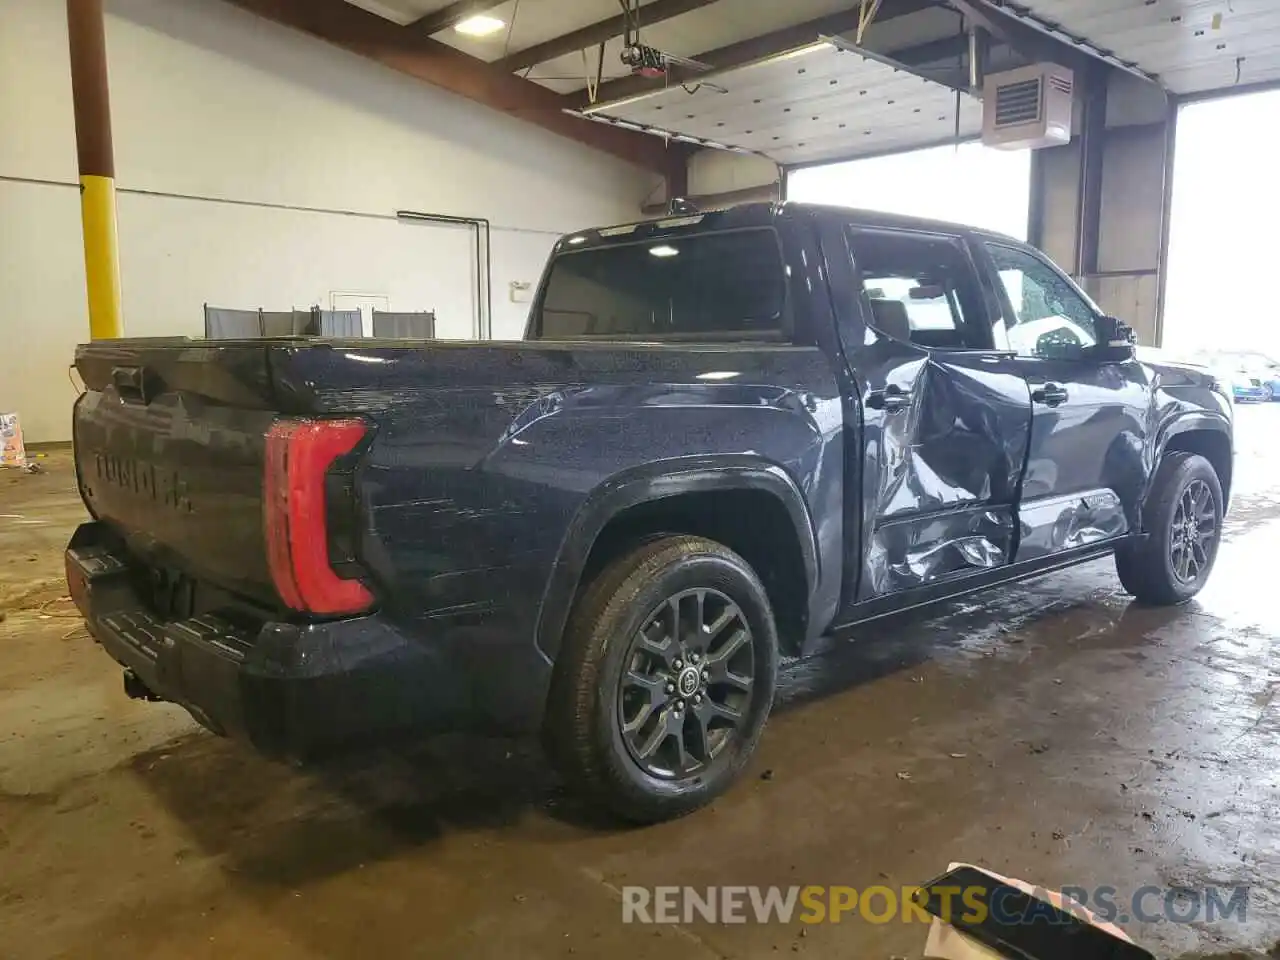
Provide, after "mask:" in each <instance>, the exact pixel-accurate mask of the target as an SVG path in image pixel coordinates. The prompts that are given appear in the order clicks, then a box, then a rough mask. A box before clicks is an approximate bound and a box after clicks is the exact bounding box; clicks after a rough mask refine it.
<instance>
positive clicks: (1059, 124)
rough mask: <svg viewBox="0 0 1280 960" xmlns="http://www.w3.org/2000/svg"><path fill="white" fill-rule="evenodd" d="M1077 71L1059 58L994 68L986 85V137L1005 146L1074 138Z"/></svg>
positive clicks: (1021, 147) (984, 139)
mask: <svg viewBox="0 0 1280 960" xmlns="http://www.w3.org/2000/svg"><path fill="white" fill-rule="evenodd" d="M1074 88H1075V77H1074V75H1073V74H1072V72H1071V71H1070V70H1068V69H1067V68H1066V67H1060V66H1058V65H1057V64H1056V63H1037V64H1033V65H1031V66H1029V67H1020V68H1018V69H1017V70H1006V71H1004V72H1003V73H993V74H990V75H989V76H988V77H987V78H986V80H985V82H984V83H983V85H982V142H983V143H984V144H986V145H987V146H989V147H999V148H1000V149H1002V150H1025V149H1028V148H1030V149H1037V148H1040V147H1056V146H1060V145H1062V144H1064V143H1070V142H1071V111H1072V106H1073V102H1074Z"/></svg>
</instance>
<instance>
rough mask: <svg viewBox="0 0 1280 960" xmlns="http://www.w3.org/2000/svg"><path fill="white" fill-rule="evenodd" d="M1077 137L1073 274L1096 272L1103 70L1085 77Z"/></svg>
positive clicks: (1103, 115) (1104, 91)
mask: <svg viewBox="0 0 1280 960" xmlns="http://www.w3.org/2000/svg"><path fill="white" fill-rule="evenodd" d="M1082 127H1083V132H1082V133H1081V137H1080V191H1079V194H1078V199H1077V220H1076V263H1075V268H1076V269H1075V274H1076V277H1077V278H1084V277H1088V276H1092V275H1093V274H1096V273H1097V272H1098V240H1099V233H1100V231H1101V228H1102V166H1103V147H1104V143H1105V141H1106V137H1107V72H1106V70H1105V69H1100V70H1091V71H1090V72H1089V74H1088V76H1087V77H1086V78H1085V93H1084V122H1083V124H1082Z"/></svg>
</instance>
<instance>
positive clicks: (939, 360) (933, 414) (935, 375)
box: [858, 341, 1031, 600]
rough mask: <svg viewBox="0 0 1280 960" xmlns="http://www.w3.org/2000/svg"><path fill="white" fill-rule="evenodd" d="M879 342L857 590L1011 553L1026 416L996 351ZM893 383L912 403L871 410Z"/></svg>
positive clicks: (928, 577) (868, 592) (896, 584)
mask: <svg viewBox="0 0 1280 960" xmlns="http://www.w3.org/2000/svg"><path fill="white" fill-rule="evenodd" d="M895 348H896V349H895ZM881 352H882V353H885V354H888V355H885V356H883V357H882V360H881V369H882V370H884V380H885V382H886V387H876V386H874V385H873V384H874V381H871V380H869V381H868V384H867V386H866V388H865V389H866V393H865V395H864V397H863V404H864V407H865V408H867V414H866V428H865V429H866V435H867V436H868V438H871V437H875V438H877V439H878V443H874V444H871V443H869V444H868V445H867V447H866V471H867V475H868V476H870V477H874V478H877V488H876V490H875V493H874V496H873V497H872V498H871V502H870V503H869V504H868V505H867V513H868V516H867V518H866V522H865V523H864V527H863V529H864V530H866V531H868V532H869V535H868V537H867V538H866V539H867V542H866V544H865V550H864V554H863V562H862V571H861V577H860V587H859V591H858V599H859V600H867V599H871V598H873V597H877V596H882V595H884V594H885V593H892V592H895V591H898V590H906V589H910V588H912V587H917V586H922V585H925V584H929V583H933V582H935V581H938V580H942V579H945V578H947V577H951V576H956V575H960V574H964V573H969V572H976V571H980V570H988V569H991V568H993V567H997V566H1002V565H1004V564H1006V563H1008V562H1009V561H1010V560H1011V558H1012V553H1013V549H1014V544H1015V539H1014V532H1015V519H1016V508H1017V491H1018V482H1019V479H1020V477H1021V474H1022V468H1023V463H1024V461H1025V457H1026V451H1027V444H1028V434H1029V430H1030V424H1031V399H1030V393H1029V391H1028V389H1027V386H1026V381H1025V380H1024V379H1023V378H1022V377H1020V376H1018V375H1016V374H1012V373H1010V372H1009V371H1007V370H1006V369H1004V358H1003V357H1001V356H999V355H994V354H988V353H983V352H944V351H934V352H932V353H929V352H926V351H923V350H919V349H918V348H915V347H912V346H911V345H909V344H900V343H895V342H892V341H889V342H888V343H887V344H886V345H885V346H884V347H883V348H882V351H881ZM893 354H898V356H897V357H896V358H895V357H894V356H893ZM863 369H866V368H863ZM904 381H905V382H904ZM894 384H896V385H897V386H898V389H899V391H901V392H902V393H908V394H909V396H910V401H909V405H908V406H907V407H905V408H904V409H901V410H898V411H890V410H877V409H876V407H877V406H878V405H879V402H878V400H877V396H878V394H879V393H881V392H883V391H884V390H886V389H887V388H888V386H889V385H894ZM908 387H909V389H907V388H908Z"/></svg>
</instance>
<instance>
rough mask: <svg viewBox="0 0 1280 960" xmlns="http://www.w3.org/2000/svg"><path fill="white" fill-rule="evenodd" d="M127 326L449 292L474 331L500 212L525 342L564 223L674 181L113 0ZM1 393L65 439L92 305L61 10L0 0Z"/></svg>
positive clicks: (609, 215)
mask: <svg viewBox="0 0 1280 960" xmlns="http://www.w3.org/2000/svg"><path fill="white" fill-rule="evenodd" d="M107 46H108V50H107V52H108V60H109V69H110V73H111V97H112V111H113V127H114V135H115V154H116V172H117V184H118V188H119V190H120V199H119V217H120V245H121V273H122V283H123V288H124V313H125V326H126V333H127V334H130V335H146V336H156V335H182V334H187V335H195V334H198V333H200V332H201V331H202V329H203V319H202V312H201V307H202V304H204V303H205V302H209V303H213V304H216V305H219V306H228V307H250V308H252V307H258V306H262V307H265V308H267V309H288V308H289V307H291V306H295V305H296V306H299V307H302V306H309V305H311V304H320V305H322V306H329V305H330V303H331V297H332V295H333V294H334V293H336V292H341V293H348V292H358V293H361V294H365V295H369V296H370V297H374V298H382V297H385V298H386V302H387V305H388V307H389V309H392V310H422V309H428V310H429V309H435V310H436V311H437V314H438V318H439V319H438V324H437V329H438V333H439V335H441V336H469V335H470V334H471V330H472V329H473V316H474V310H475V303H474V302H473V301H474V299H475V297H474V293H473V289H474V283H475V275H476V270H477V268H478V265H477V264H476V262H475V254H474V238H473V233H472V231H471V229H470V228H467V227H453V226H444V225H439V224H422V223H412V224H410V223H402V222H399V221H397V220H396V219H395V216H394V214H395V211H396V210H400V209H408V210H416V211H421V212H427V213H437V214H445V215H451V216H460V217H483V218H487V219H488V220H490V221H491V223H492V235H491V241H490V250H491V257H492V265H491V284H492V305H493V312H492V327H493V335H494V336H495V337H499V338H514V337H518V336H519V335H520V332H521V331H522V329H523V326H524V319H525V314H526V312H527V310H528V303H527V302H523V301H522V300H520V298H519V297H517V298H516V299H513V298H512V296H511V295H510V284H511V283H512V282H513V281H515V282H530V283H535V284H536V282H537V280H538V276H539V274H540V272H541V268H542V260H543V258H544V257H545V255H546V253H547V251H548V250H549V249H550V247H551V245H552V243H553V242H554V241H555V238H556V236H557V235H559V234H560V233H563V232H567V231H570V230H573V229H576V228H580V227H582V226H585V225H590V224H598V223H615V222H621V221H627V220H631V219H634V218H635V216H636V214H637V210H638V208H639V206H640V203H641V202H642V200H643V198H644V197H645V195H646V194H648V193H649V192H651V190H652V189H653V187H654V186H655V183H656V182H657V178H656V177H655V176H652V175H649V174H646V173H643V172H642V171H639V170H637V169H636V168H633V167H631V166H629V165H627V164H625V163H622V162H620V161H617V160H615V159H613V158H610V157H608V156H606V155H604V154H601V153H599V152H596V151H593V150H589V149H587V148H585V147H581V146H578V145H576V144H573V143H571V142H569V141H566V140H564V139H562V138H559V137H556V136H554V135H552V134H549V133H546V132H545V131H542V130H539V129H538V128H536V127H533V126H531V125H528V124H524V123H521V122H519V121H516V120H514V119H511V118H509V117H505V116H503V115H501V114H498V113H495V112H493V111H489V110H486V109H485V108H483V107H481V106H479V105H477V104H474V103H471V102H469V101H465V100H462V99H460V98H457V97H454V96H452V95H450V94H447V93H445V92H443V91H440V90H437V89H435V88H432V87H429V86H426V85H424V84H422V83H420V82H418V81H415V80H412V79H411V78H408V77H403V76H400V75H398V74H395V73H393V72H391V71H389V70H387V69H385V68H383V67H381V66H379V65H377V64H375V63H372V62H369V61H366V60H364V59H361V58H359V57H356V56H354V55H351V54H348V53H346V52H344V51H341V50H338V49H335V48H333V47H330V46H328V45H326V44H323V43H321V42H319V41H316V40H313V39H311V38H309V37H306V36H303V35H301V34H297V33H295V32H293V31H291V30H288V29H286V28H283V27H280V26H279V25H277V24H273V23H270V22H267V21H264V20H261V19H259V18H257V17H254V16H252V15H250V14H247V13H245V12H243V11H241V10H238V9H236V8H233V7H231V6H229V5H226V4H223V3H220V2H215V0H108V22H107ZM0 129H3V130H4V131H5V136H3V137H0V223H3V225H4V228H3V231H0V343H4V344H6V345H11V344H21V345H22V353H21V354H18V355H16V356H10V357H7V358H6V359H7V361H8V362H7V363H6V365H5V367H6V373H5V376H4V378H3V380H0V409H4V410H17V411H18V412H19V413H20V414H21V415H22V421H23V425H24V428H25V430H26V434H27V437H28V439H29V440H34V441H40V440H62V439H67V438H68V436H69V413H70V403H71V400H72V399H73V398H74V393H73V392H72V388H71V386H70V384H69V383H68V381H67V367H68V364H69V363H70V361H71V356H72V351H73V350H74V346H75V344H76V343H78V342H80V341H81V340H83V339H85V336H86V334H87V330H88V321H87V315H86V307H85V295H84V267H83V262H82V248H81V238H80V226H79V202H78V192H77V186H76V166H75V137H74V128H73V123H72V112H71V86H70V78H69V67H68V63H67V38H66V22H65V12H64V5H63V4H62V3H60V2H55V0H0Z"/></svg>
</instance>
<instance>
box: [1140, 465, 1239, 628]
mask: <svg viewBox="0 0 1280 960" xmlns="http://www.w3.org/2000/svg"><path fill="white" fill-rule="evenodd" d="M1188 504H1190V506H1191V507H1192V516H1193V517H1195V519H1196V523H1195V531H1196V536H1197V537H1199V538H1201V539H1200V540H1199V542H1200V546H1199V548H1196V547H1194V546H1191V545H1190V544H1189V543H1188V541H1187V540H1186V539H1183V540H1182V542H1181V543H1179V538H1180V537H1183V535H1184V534H1186V535H1188V536H1190V535H1191V534H1190V527H1189V525H1188V523H1187V522H1186V519H1185V514H1186V510H1187V507H1188ZM1201 504H1203V507H1202V508H1201ZM1142 525H1143V529H1144V531H1145V532H1146V534H1147V536H1146V538H1145V539H1144V540H1142V541H1141V542H1139V543H1134V544H1128V545H1126V546H1124V547H1122V548H1121V549H1120V550H1117V551H1116V572H1117V573H1118V574H1119V575H1120V583H1121V584H1122V585H1123V586H1124V588H1125V590H1126V591H1127V592H1128V593H1130V594H1131V595H1133V596H1134V597H1136V598H1137V599H1138V600H1140V601H1141V602H1143V603H1149V604H1152V605H1155V606H1171V605H1173V604H1177V603H1184V602H1185V601H1187V600H1190V599H1191V598H1192V597H1194V596H1195V595H1196V594H1197V593H1199V592H1200V590H1201V588H1202V587H1204V585H1205V583H1206V582H1207V581H1208V579H1209V574H1210V573H1212V572H1213V564H1214V561H1215V560H1216V559H1217V556H1218V546H1219V544H1220V542H1221V539H1222V485H1221V483H1220V482H1219V481H1218V474H1217V473H1216V472H1215V471H1214V469H1213V466H1212V465H1211V464H1210V463H1209V461H1208V460H1206V459H1205V458H1204V457H1201V456H1199V455H1197V454H1194V453H1181V452H1180V453H1171V454H1168V455H1166V456H1165V457H1164V458H1163V459H1162V460H1161V461H1160V466H1159V468H1158V469H1157V470H1156V476H1155V481H1154V482H1153V484H1152V487H1151V492H1150V493H1149V494H1148V496H1147V502H1146V505H1145V506H1144V507H1143V511H1142ZM1187 557H1190V559H1189V560H1188V559H1186V558H1187Z"/></svg>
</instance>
